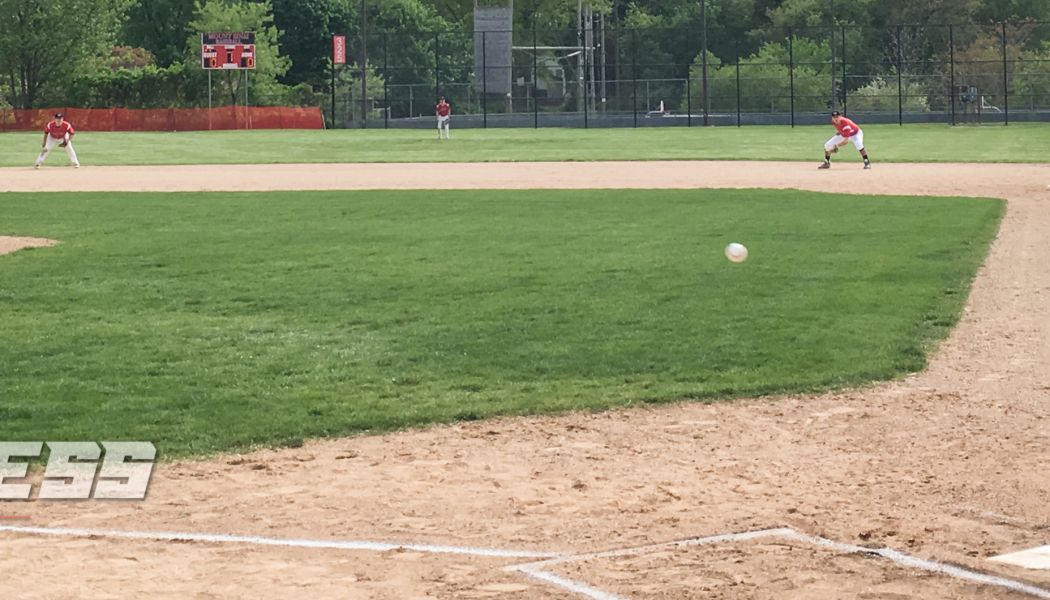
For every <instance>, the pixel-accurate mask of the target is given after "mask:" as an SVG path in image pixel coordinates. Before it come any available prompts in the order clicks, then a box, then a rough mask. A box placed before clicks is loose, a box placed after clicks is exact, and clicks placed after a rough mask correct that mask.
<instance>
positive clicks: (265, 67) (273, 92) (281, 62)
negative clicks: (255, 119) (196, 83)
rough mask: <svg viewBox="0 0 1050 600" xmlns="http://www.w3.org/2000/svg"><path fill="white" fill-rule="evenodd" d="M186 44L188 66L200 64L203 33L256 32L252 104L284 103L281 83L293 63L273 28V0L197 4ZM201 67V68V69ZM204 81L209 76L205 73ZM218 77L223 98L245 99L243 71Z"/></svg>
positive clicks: (215, 0) (216, 0) (285, 90)
mask: <svg viewBox="0 0 1050 600" xmlns="http://www.w3.org/2000/svg"><path fill="white" fill-rule="evenodd" d="M190 31H191V32H192V33H191V34H190V37H189V39H188V40H187V41H186V66H187V67H188V68H191V69H192V68H193V66H194V65H200V60H201V59H200V55H201V38H200V34H201V33H207V32H212V31H249V32H254V33H255V69H254V70H252V72H251V73H250V74H249V77H250V83H249V93H250V94H251V98H252V100H251V101H252V102H254V103H258V104H281V103H282V102H283V101H284V98H285V95H286V94H287V93H288V88H287V87H285V86H283V85H281V84H280V83H278V81H277V79H278V78H279V77H281V76H283V75H284V74H285V73H286V72H287V71H288V68H289V66H291V61H290V60H289V59H288V58H287V57H285V56H282V55H281V53H280V49H279V47H278V43H277V28H276V27H274V25H273V9H272V8H271V6H270V2H269V0H264V1H263V2H245V1H239V0H207V2H205V3H204V4H201V3H200V2H199V0H198V2H197V3H196V5H195V14H194V17H193V20H192V21H190ZM197 68H199V67H197ZM200 73H201V75H199V77H201V78H202V79H203V78H204V77H205V74H204V72H203V69H202V70H201V72H200ZM217 75H218V77H215V78H214V81H215V85H216V86H217V88H218V90H219V94H220V95H226V96H228V97H229V99H230V102H231V103H232V104H237V103H238V100H240V99H241V98H243V97H244V77H243V74H242V73H241V72H240V71H231V70H226V71H221V72H219V73H217Z"/></svg>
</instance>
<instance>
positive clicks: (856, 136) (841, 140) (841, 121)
mask: <svg viewBox="0 0 1050 600" xmlns="http://www.w3.org/2000/svg"><path fill="white" fill-rule="evenodd" d="M831 122H832V124H834V125H835V130H836V131H838V133H836V134H835V137H833V138H831V139H830V140H828V141H827V142H826V143H825V144H824V162H822V163H821V164H820V166H819V167H817V168H818V169H830V168H831V155H832V154H834V153H836V152H838V151H839V148H841V147H842V146H845V145H846V143H848V142H853V147H855V148H856V149H857V151H859V152H860V155H861V157H862V158H864V168H865V169H870V168H871V161H870V160H868V151H867V150H865V149H864V132H863V131H861V129H860V127H857V124H856V123H854V122H853V121H851V120H849V119H847V118H846V117H844V116H842V113H840V112H839V111H835V112H833V113H831Z"/></svg>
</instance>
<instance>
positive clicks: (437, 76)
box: [434, 31, 441, 103]
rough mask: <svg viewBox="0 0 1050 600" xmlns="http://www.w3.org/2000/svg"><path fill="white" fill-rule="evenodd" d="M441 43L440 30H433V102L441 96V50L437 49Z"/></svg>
mask: <svg viewBox="0 0 1050 600" xmlns="http://www.w3.org/2000/svg"><path fill="white" fill-rule="evenodd" d="M440 44H441V32H439V31H435V32H434V102H435V103H437V100H438V97H440V96H441V52H440V51H439V50H438V48H439V46H440Z"/></svg>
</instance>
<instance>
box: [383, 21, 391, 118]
mask: <svg viewBox="0 0 1050 600" xmlns="http://www.w3.org/2000/svg"><path fill="white" fill-rule="evenodd" d="M386 36H387V32H385V31H384V32H383V129H390V88H389V87H388V86H387V83H388V82H389V81H390V77H389V76H388V75H387V70H388V68H389V65H388V64H387V55H386Z"/></svg>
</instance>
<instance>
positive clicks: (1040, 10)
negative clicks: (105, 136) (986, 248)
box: [0, 0, 1050, 109]
mask: <svg viewBox="0 0 1050 600" xmlns="http://www.w3.org/2000/svg"><path fill="white" fill-rule="evenodd" d="M476 1H477V0H0V106H3V105H11V106H14V107H21V108H29V107H42V106H87V107H89V106H127V107H132V108H139V107H141V108H161V107H170V106H202V105H205V104H206V103H207V101H208V98H207V91H208V89H207V84H206V81H207V73H206V72H205V71H203V70H202V69H201V68H200V39H199V33H200V32H203V31H254V32H255V33H256V36H257V37H256V52H257V63H256V64H257V67H256V69H255V71H254V72H253V73H252V74H251V83H250V85H249V94H250V102H251V103H253V104H264V105H265V104H270V105H279V104H314V105H317V104H323V103H324V100H325V97H326V96H325V95H326V94H327V92H328V89H329V86H330V85H331V82H330V77H331V73H332V65H331V62H330V61H331V36H332V35H333V34H342V35H346V36H347V39H348V41H349V49H350V52H349V54H350V61H351V63H355V64H356V63H357V61H359V60H360V57H361V56H362V55H364V54H365V53H366V52H367V53H368V56H369V60H368V63H369V66H370V67H371V68H370V69H368V70H366V72H365V77H366V78H367V87H368V89H369V90H375V89H381V88H382V87H383V86H384V85H404V84H420V83H429V82H432V81H435V80H439V81H440V80H442V79H447V80H449V81H466V80H469V78H470V75H471V72H472V71H473V68H474V66H473V37H472V35H471V34H470V32H471V28H472V17H473V9H474V6H475V3H476ZM481 4H483V5H484V4H505V3H504V2H500V1H499V0H482V1H481ZM585 5H586V6H588V7H589V8H590V10H589V11H587V15H588V17H589V20H591V21H592V23H593V25H594V27H595V28H604V29H605V30H607V31H609V32H611V33H610V35H609V36H608V37H607V38H606V39H605V46H604V47H603V48H602V57H601V58H602V65H601V67H603V68H604V70H605V71H606V72H605V76H606V77H608V78H610V79H615V78H617V76H621V77H622V76H623V75H624V74H625V73H626V72H628V71H630V72H631V74H632V76H636V77H639V78H652V79H654V80H655V79H661V78H667V75H668V73H672V72H674V73H677V74H678V75H677V76H679V77H681V74H682V73H685V72H688V73H689V74H690V75H691V77H690V80H691V82H692V83H691V84H690V86H691V87H685V86H677V87H674V86H669V87H668V88H667V89H666V90H660V91H659V93H660V95H661V97H665V98H667V100H668V101H669V102H671V103H672V105H673V106H676V105H681V104H682V103H683V102H685V98H684V97H685V96H687V95H689V96H692V97H693V98H699V97H700V93H701V90H700V89H699V87H697V86H699V83H698V82H699V79H700V69H701V68H703V67H706V68H707V70H708V72H709V82H710V89H709V91H708V93H709V94H710V95H711V96H712V97H713V98H714V99H715V100H717V99H719V98H723V97H728V95H730V94H731V93H734V94H735V93H736V87H735V86H736V85H737V84H736V80H735V78H736V75H737V68H736V65H738V64H739V65H742V66H745V67H746V70H747V72H748V73H750V74H752V75H754V77H751V78H748V79H749V81H753V82H754V83H753V84H752V85H755V86H758V87H759V88H761V89H756V90H754V93H747V94H744V95H745V96H746V97H747V98H749V99H751V100H749V101H751V102H754V103H755V105H756V106H755V107H749V108H755V109H760V108H763V107H764V106H765V103H770V104H771V105H772V106H771V107H772V108H774V109H775V108H776V106H775V103H776V102H777V97H781V96H782V94H780V93H779V92H778V91H777V90H775V89H772V90H771V89H769V83H768V81H773V80H777V77H774V76H773V75H772V74H770V76H769V77H762V76H761V74H762V70H763V69H773V70H776V69H778V67H777V66H776V65H778V64H781V65H782V64H784V63H785V62H787V61H789V60H790V61H792V62H794V63H795V64H797V65H798V67H797V68H798V69H799V71H798V73H797V75H798V77H797V81H796V82H795V83H796V84H798V85H801V86H803V90H802V92H803V93H801V94H799V96H800V97H807V98H812V102H813V104H814V105H816V106H817V107H819V106H823V105H824V104H826V99H827V97H828V95H829V94H834V93H836V92H835V90H834V89H832V88H833V86H834V83H828V82H829V81H833V80H834V75H833V73H831V72H830V71H829V69H831V68H833V63H834V61H835V60H836V58H837V57H838V59H839V60H841V57H843V56H848V57H850V60H851V61H854V62H867V63H869V64H870V65H871V66H870V68H868V69H866V72H865V74H864V75H865V77H864V78H858V79H856V80H855V81H851V82H850V83H849V84H848V85H850V86H852V88H853V89H852V90H851V91H853V92H854V93H857V94H858V95H859V97H864V95H865V92H864V90H865V89H866V90H868V92H869V93H868V95H869V96H870V97H872V98H877V97H880V96H881V95H883V94H882V92H886V93H887V95H888V94H889V93H890V92H893V94H892V95H894V96H895V95H896V92H895V89H896V88H894V86H898V85H901V84H899V83H898V81H899V79H900V78H898V77H895V76H894V75H895V71H896V70H897V69H899V68H900V62H901V60H900V59H901V58H902V57H905V56H906V59H907V62H908V64H909V65H910V66H911V68H912V69H914V70H915V71H916V72H921V71H922V70H923V69H925V70H927V71H929V72H930V74H935V73H934V71H936V70H937V69H939V68H943V64H945V62H946V60H947V54H948V53H949V52H953V53H957V54H958V55H959V56H960V57H963V58H968V59H971V61H972V62H973V63H974V64H982V65H986V68H985V69H984V70H986V71H988V72H987V73H984V72H982V73H975V74H974V75H973V77H972V78H971V79H980V78H981V77H985V76H987V77H988V78H990V79H992V80H994V78H995V77H996V76H997V73H996V72H995V70H996V69H998V74H999V75H1001V73H1002V68H1003V67H1002V66H999V67H994V68H993V67H991V66H988V65H991V64H992V63H993V62H994V61H995V58H996V56H1000V55H1001V53H1002V48H1003V44H1002V43H1001V42H1002V38H1003V37H1004V36H1005V37H1006V38H1008V39H1009V41H1010V43H1009V46H1008V52H1009V57H1008V58H1009V59H1010V64H1009V66H1007V68H1008V69H1014V70H1015V72H1017V73H1023V72H1024V69H1029V70H1030V71H1032V73H1033V76H1031V77H1028V78H1027V79H1024V80H1025V81H1030V82H1031V84H1030V85H1031V86H1034V87H1032V89H1029V90H1026V92H1027V93H1028V95H1030V96H1033V97H1034V96H1036V95H1038V94H1040V93H1044V92H1046V91H1050V89H1048V90H1043V88H1042V87H1038V86H1040V85H1043V86H1044V87H1048V88H1050V84H1042V83H1040V82H1041V81H1042V79H1050V77H1045V78H1040V77H1036V76H1035V75H1038V74H1039V73H1041V69H1042V67H1041V65H1042V62H1041V61H1044V60H1050V42H1048V40H1050V2H1047V0H923V1H922V2H915V1H914V0H688V1H684V0H635V1H627V0H592V1H591V2H587V3H585ZM578 6H579V5H578V3H577V2H568V1H566V0H518V1H517V2H514V3H513V8H514V26H515V29H516V30H519V31H521V32H529V36H527V37H528V40H529V41H530V42H531V41H532V40H533V39H535V40H537V41H538V43H539V44H541V45H552V46H555V45H573V44H576V43H578V42H577V41H576V40H577V39H578V36H579V27H580V22H581V21H580V19H581V15H580V13H579V12H578ZM362 11H364V12H365V13H366V14H363V12H362ZM1000 23H1008V25H1007V26H1005V27H1004V26H1002V25H998V24H1000ZM948 24H956V25H958V27H959V29H958V30H957V31H954V32H949V30H948V28H947V27H946V25H948ZM366 27H367V30H368V32H369V35H368V36H362V35H361V34H362V31H363V30H364V28H366ZM702 28H704V29H705V30H706V33H707V34H706V42H707V48H708V53H707V54H706V55H705V54H703V53H702V52H701V47H700V36H699V32H700V31H701V29H702ZM532 31H536V33H535V35H534V36H533V34H532V33H531V32H532ZM630 31H639V32H643V33H642V34H641V35H638V34H634V35H626V34H625V32H630ZM384 32H385V33H386V35H382V33H384ZM953 33H954V35H955V37H954V38H953V39H952V40H951V44H950V43H949V40H948V36H949V35H952V34H953ZM596 43H597V42H596ZM789 52H790V53H791V54H792V56H791V57H788V56H787V55H788V53H789ZM997 53H998V54H997ZM596 56H597V55H592V60H594V61H597V60H598V58H597V57H596ZM435 57H437V61H438V63H439V64H435ZM526 59H527V57H525V58H522V59H521V60H526ZM380 64H384V65H387V66H388V67H389V68H387V69H383V70H380V69H378V68H377V65H380ZM729 65H733V67H732V68H730V67H729ZM938 65H942V66H940V67H939V66H938ZM521 67H522V69H527V68H528V65H527V64H524V63H523V64H522V65H521ZM777 73H779V70H778V71H777ZM216 75H217V76H216V77H215V78H214V90H215V100H214V101H215V102H217V103H231V102H237V99H238V98H243V97H244V94H243V91H244V90H243V89H242V88H241V86H243V85H244V84H243V79H241V78H239V77H237V76H236V75H235V74H233V73H229V72H222V73H217V74H216ZM361 75H362V71H361V69H360V68H359V67H355V68H348V69H343V70H341V71H340V73H339V78H338V81H337V86H339V88H340V90H341V92H342V93H345V94H347V95H352V94H359V93H360V92H359V88H360V77H361ZM731 80H732V81H731ZM763 81H767V83H762V82H763ZM799 82H801V83H799ZM840 85H847V84H846V83H843V84H840ZM904 85H909V86H918V87H916V88H915V89H911V88H909V89H908V90H907V93H906V94H904V95H906V96H908V97H909V98H912V99H914V100H912V101H913V102H915V103H918V104H916V106H915V107H914V108H918V109H921V108H922V107H923V104H922V103H923V102H925V103H926V107H927V108H928V107H929V106H928V104H929V100H925V98H927V96H928V94H923V93H922V92H923V90H922V89H919V88H921V85H922V84H921V83H915V82H914V81H912V82H910V83H904ZM730 86H733V90H732V92H731V90H730ZM805 86H812V89H809V88H806V87H805ZM781 91H782V90H781ZM566 102H569V101H568V100H567V101H566ZM694 105H696V103H695V102H694ZM767 108H768V107H767Z"/></svg>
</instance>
